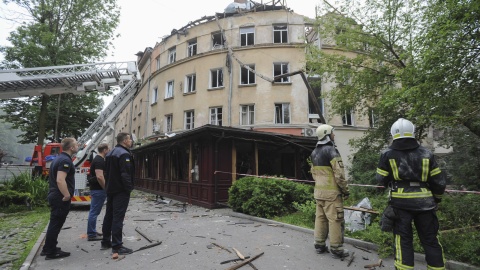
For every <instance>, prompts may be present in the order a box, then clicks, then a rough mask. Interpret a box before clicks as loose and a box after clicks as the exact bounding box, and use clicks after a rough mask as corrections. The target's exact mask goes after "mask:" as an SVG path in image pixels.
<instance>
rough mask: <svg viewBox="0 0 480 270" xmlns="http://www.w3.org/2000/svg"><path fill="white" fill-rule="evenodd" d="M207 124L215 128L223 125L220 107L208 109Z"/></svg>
mask: <svg viewBox="0 0 480 270" xmlns="http://www.w3.org/2000/svg"><path fill="white" fill-rule="evenodd" d="M209 112H210V117H209V124H210V125H215V126H222V124H223V108H222V106H217V107H210V109H209Z"/></svg>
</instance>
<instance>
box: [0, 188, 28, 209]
mask: <svg viewBox="0 0 480 270" xmlns="http://www.w3.org/2000/svg"><path fill="white" fill-rule="evenodd" d="M31 201H32V196H31V195H30V193H25V192H18V191H15V190H4V191H0V207H7V206H10V205H28V204H30V202H31Z"/></svg>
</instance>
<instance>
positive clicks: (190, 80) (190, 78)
mask: <svg viewBox="0 0 480 270" xmlns="http://www.w3.org/2000/svg"><path fill="white" fill-rule="evenodd" d="M196 84H197V76H196V75H195V74H191V75H187V77H186V78H185V90H184V93H193V92H195V90H196Z"/></svg>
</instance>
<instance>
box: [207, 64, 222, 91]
mask: <svg viewBox="0 0 480 270" xmlns="http://www.w3.org/2000/svg"><path fill="white" fill-rule="evenodd" d="M214 72H215V73H216V74H215V77H216V78H217V79H216V84H217V85H216V86H214V85H213V83H214V76H213V74H214ZM219 73H220V76H219ZM220 77H221V78H220ZM220 79H221V82H220ZM219 82H220V83H221V85H220V83H219ZM222 87H224V86H223V68H215V69H211V70H210V88H212V89H214V88H222Z"/></svg>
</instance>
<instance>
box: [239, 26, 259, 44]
mask: <svg viewBox="0 0 480 270" xmlns="http://www.w3.org/2000/svg"><path fill="white" fill-rule="evenodd" d="M254 44H255V28H254V27H242V28H240V46H250V45H254Z"/></svg>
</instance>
